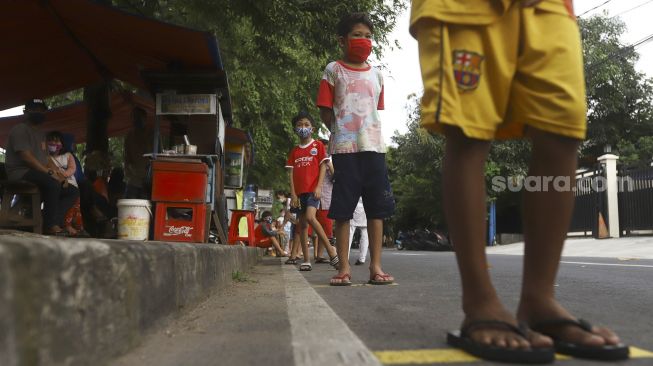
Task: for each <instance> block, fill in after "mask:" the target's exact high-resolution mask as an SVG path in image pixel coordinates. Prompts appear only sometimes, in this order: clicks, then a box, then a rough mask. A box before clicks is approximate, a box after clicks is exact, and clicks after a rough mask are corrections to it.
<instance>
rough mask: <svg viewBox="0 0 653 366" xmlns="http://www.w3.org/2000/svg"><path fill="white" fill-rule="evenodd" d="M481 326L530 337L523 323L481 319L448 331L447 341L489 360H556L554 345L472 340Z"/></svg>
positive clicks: (536, 362) (528, 361) (516, 361)
mask: <svg viewBox="0 0 653 366" xmlns="http://www.w3.org/2000/svg"><path fill="white" fill-rule="evenodd" d="M480 328H486V329H487V328H494V329H497V328H499V329H506V330H509V331H511V332H513V333H516V334H518V335H520V336H521V337H523V338H524V339H528V328H527V327H526V326H525V325H523V324H520V326H519V327H516V326H514V325H512V324H510V323H507V322H504V321H500V320H479V321H473V322H470V323H469V324H467V325H465V326H464V327H463V328H462V329H461V330H454V331H451V332H448V333H447V343H448V344H449V345H450V346H452V347H456V348H459V349H461V350H463V351H465V352H467V353H469V354H470V355H472V356H476V357H478V358H482V359H484V360H487V361H497V362H510V363H525V364H541V363H551V362H553V361H554V360H555V352H554V350H553V348H552V347H547V348H530V349H512V348H507V347H497V346H493V345H487V344H482V343H479V342H476V341H474V340H472V338H471V337H470V333H471V332H473V331H474V330H475V329H480Z"/></svg>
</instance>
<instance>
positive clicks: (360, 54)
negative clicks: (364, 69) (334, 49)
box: [347, 38, 372, 63]
mask: <svg viewBox="0 0 653 366" xmlns="http://www.w3.org/2000/svg"><path fill="white" fill-rule="evenodd" d="M370 53H372V40H371V39H369V38H351V39H349V48H348V49H347V56H348V58H349V60H351V61H353V62H358V63H362V62H365V60H367V58H368V57H369V56H370Z"/></svg>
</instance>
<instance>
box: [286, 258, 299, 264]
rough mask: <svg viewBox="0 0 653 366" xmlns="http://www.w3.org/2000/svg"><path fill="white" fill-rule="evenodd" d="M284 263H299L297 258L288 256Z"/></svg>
mask: <svg viewBox="0 0 653 366" xmlns="http://www.w3.org/2000/svg"><path fill="white" fill-rule="evenodd" d="M284 263H286V264H297V258H288V260H287V261H285V262H284Z"/></svg>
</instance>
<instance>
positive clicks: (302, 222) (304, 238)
mask: <svg viewBox="0 0 653 366" xmlns="http://www.w3.org/2000/svg"><path fill="white" fill-rule="evenodd" d="M299 228H300V230H301V232H300V233H301V236H300V241H301V243H302V254H303V255H304V262H310V261H311V256H310V254H309V253H308V222H307V221H306V213H302V214H301V216H300V217H299Z"/></svg>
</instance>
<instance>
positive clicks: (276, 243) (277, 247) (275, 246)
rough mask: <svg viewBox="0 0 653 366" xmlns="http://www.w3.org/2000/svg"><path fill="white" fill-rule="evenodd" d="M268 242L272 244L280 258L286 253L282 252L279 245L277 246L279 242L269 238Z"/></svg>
mask: <svg viewBox="0 0 653 366" xmlns="http://www.w3.org/2000/svg"><path fill="white" fill-rule="evenodd" d="M270 242H271V243H272V245H273V246H274V249H276V250H277V253H278V254H279V255H280V256H282V257H283V256H285V254H286V252H284V251H283V248H282V247H281V245H280V244H279V241H278V240H277V238H276V237H274V236H271V237H270Z"/></svg>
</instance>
